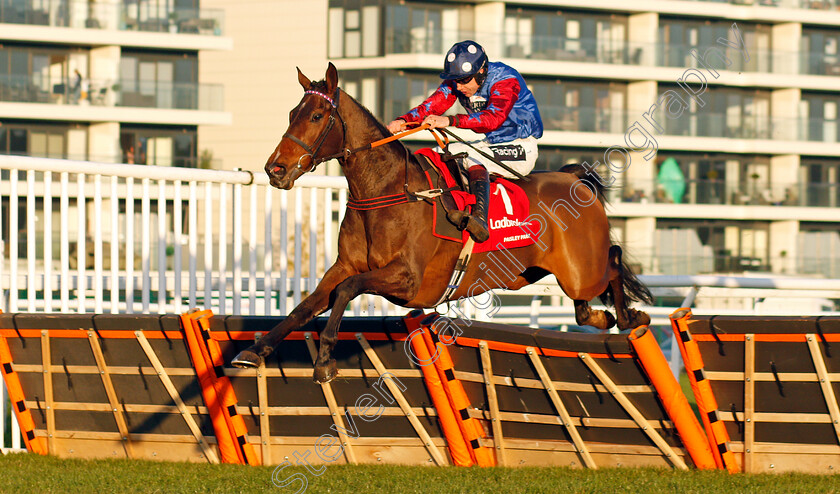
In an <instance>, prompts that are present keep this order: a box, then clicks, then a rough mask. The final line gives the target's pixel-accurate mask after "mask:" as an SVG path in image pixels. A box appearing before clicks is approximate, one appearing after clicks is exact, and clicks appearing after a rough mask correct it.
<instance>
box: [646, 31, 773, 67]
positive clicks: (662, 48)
mask: <svg viewBox="0 0 840 494" xmlns="http://www.w3.org/2000/svg"><path fill="white" fill-rule="evenodd" d="M731 28H732V23H731V22H730V21H695V20H688V19H681V18H666V17H661V18H660V20H659V47H658V50H659V52H658V60H657V64H658V65H664V66H666V67H697V66H698V63H697V60H696V59H695V58H694V57H692V56H691V55H690V54H689V52H690V50H691V49H693V48H694V49H697V50H698V51H699V52H700V53H701V54H703V53H705V52H706V50H708V49H709V48H712V47H716V48H718V49H719V50H720V54H721V55H725V57H726V58H728V59H729V61H730V62H731V65H729V66H727V65H726V63H725V61H724V60H723V58H721V57H717V56H713V55H710V56H708V57H707V58H706V60H707V61H710V62H709V63H710V65H711V66H712V67H713V68H715V69H717V70H744V71H750V72H770V71H771V70H773V67H772V66H771V61H772V57H771V55H772V46H771V27H770V26H767V25H762V24H748V23H743V22H738V31H739V32H740V33H741V37H742V40H743V42H744V45H745V47H746V49H747V52H748V53H749V54H750V59H749V60H748V61H745V60H744V58H743V56H742V55H741V52H740V51H738V50H737V49H735V48H730V47H725V46H723V45H722V44H720V43H718V42H717V40H718V39H719V38H723V39H728V40H730V41H731V42H732V43H733V44H734V43H736V40H735V39H734V38H733V33H732V31H731Z"/></svg>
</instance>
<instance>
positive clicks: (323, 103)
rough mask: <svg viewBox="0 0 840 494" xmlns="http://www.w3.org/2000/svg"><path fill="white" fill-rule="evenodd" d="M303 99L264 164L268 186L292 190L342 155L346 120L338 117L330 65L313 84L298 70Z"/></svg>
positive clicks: (334, 77) (335, 75)
mask: <svg viewBox="0 0 840 494" xmlns="http://www.w3.org/2000/svg"><path fill="white" fill-rule="evenodd" d="M298 81H299V82H300V85H301V86H303V89H304V95H303V99H301V100H300V103H299V104H298V105H297V106H296V107H295V108H294V109H293V110H292V111H291V112H290V113H289V128H288V130H286V133H285V134H283V138H282V139H281V140H280V144H278V145H277V147H276V148H275V149H274V153H272V154H271V156H270V157H269V158H268V161H267V162H266V164H265V172H266V173H267V174H268V179H269V182H270V183H271V185H272V186H274V187H277V188H278V189H286V190H288V189H291V188H292V186H293V185H294V184H295V180H297V179H298V177H300V176H301V175H303V174H304V173H306V172H308V171H311V170H313V169H314V168H315V167H316V166H318V164H319V163H322V162H324V161H327V159H330V157H334V156H335V155H336V154H338V153H340V152H341V150H342V146H343V145H344V132H345V128H344V120H343V119H342V118H341V116H340V115H339V114H338V103H339V98H338V96H339V90H338V71H337V70H336V68H335V66H334V65H333V64H332V63H330V65H329V67H327V73H326V76H325V77H324V80H323V81H319V82H311V81H310V80H309V78H307V77H306V76H305V75H303V72H301V71H300V69H298Z"/></svg>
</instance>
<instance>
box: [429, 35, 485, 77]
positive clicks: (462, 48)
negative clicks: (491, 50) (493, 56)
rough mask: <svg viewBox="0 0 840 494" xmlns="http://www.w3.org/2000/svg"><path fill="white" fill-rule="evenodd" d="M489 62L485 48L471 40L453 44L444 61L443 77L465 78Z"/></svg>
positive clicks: (441, 74) (441, 75)
mask: <svg viewBox="0 0 840 494" xmlns="http://www.w3.org/2000/svg"><path fill="white" fill-rule="evenodd" d="M485 63H487V54H486V53H484V48H482V47H481V45H479V44H478V43H476V42H475V41H471V40H466V41H461V42H459V43H455V44H454V45H452V48H450V49H449V51H448V52H447V53H446V59H444V61H443V72H441V73H440V78H441V79H446V80H450V79H463V78H465V77H469V76H471V75H474V74H475V73H477V72H478V71H479V70H481V68H482V67H483V66H484V64H485Z"/></svg>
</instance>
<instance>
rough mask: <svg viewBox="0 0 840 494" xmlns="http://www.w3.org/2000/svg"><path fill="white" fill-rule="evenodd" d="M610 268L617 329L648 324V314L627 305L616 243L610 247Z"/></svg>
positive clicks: (633, 327) (622, 270)
mask: <svg viewBox="0 0 840 494" xmlns="http://www.w3.org/2000/svg"><path fill="white" fill-rule="evenodd" d="M610 268H613V269H614V275H613V277H612V278H611V279H610V288H611V289H612V296H613V305H614V306H615V317H616V322H617V324H618V329H622V330H623V329H635V328H638V327H639V326H644V325H646V324H650V316H648V315H647V314H645V313H644V312H641V311H637V310H635V309H631V308H630V307H628V306H627V297H626V296H625V293H624V285H625V283H624V281H625V280H624V265H623V263H622V262H621V248H620V247H618V246H617V245H613V246H612V247H610Z"/></svg>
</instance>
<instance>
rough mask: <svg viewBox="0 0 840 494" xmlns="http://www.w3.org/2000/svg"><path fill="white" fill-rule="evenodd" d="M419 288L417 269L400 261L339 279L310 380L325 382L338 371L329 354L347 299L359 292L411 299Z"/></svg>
mask: <svg viewBox="0 0 840 494" xmlns="http://www.w3.org/2000/svg"><path fill="white" fill-rule="evenodd" d="M419 288H420V274H419V272H414V270H412V269H410V268H409V267H408V266H406V265H405V264H404V263H403V262H399V263H392V264H389V265H387V266H385V267H384V268H382V269H376V270H373V271H368V272H365V273H361V274H357V275H355V276H351V277H349V278H347V279H346V280H344V281H343V282H341V283H340V284H339V285H338V286H337V287H336V288H335V303H334V305H333V311H332V312H331V313H330V318H329V321H327V325H326V327H325V328H324V329H323V330H322V331H321V336H320V345H319V347H318V359H317V360H316V361H315V373H314V375H313V377H312V378H313V380H314V381H315V382H318V383H327V382H330V381H332V380H333V379H334V378H335V376H336V375H338V368H337V366H336V362H335V359H333V358H331V355H332V350H333V347H335V344H336V343H337V342H338V328H339V326H340V325H341V318H342V316H343V315H344V309H345V307H347V304H349V303H350V301H352V300H353V299H354V298H356V297H358V296H359V295H361V294H363V293H371V294H374V295H387V296H390V297H396V298H399V299H402V300H411V299H413V298H414V297H415V296H416V295H417V291H418V290H419Z"/></svg>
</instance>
